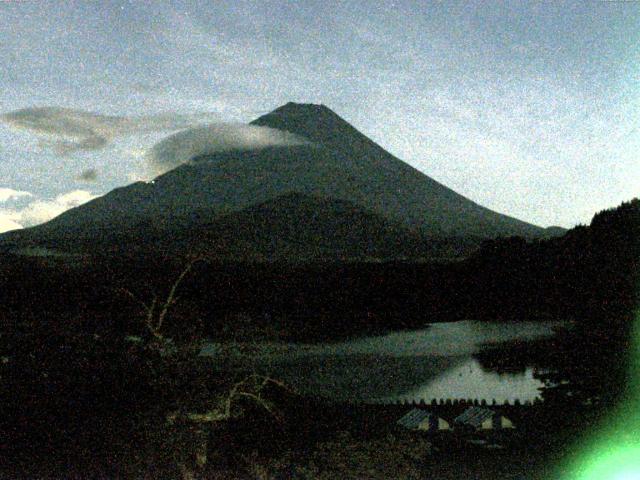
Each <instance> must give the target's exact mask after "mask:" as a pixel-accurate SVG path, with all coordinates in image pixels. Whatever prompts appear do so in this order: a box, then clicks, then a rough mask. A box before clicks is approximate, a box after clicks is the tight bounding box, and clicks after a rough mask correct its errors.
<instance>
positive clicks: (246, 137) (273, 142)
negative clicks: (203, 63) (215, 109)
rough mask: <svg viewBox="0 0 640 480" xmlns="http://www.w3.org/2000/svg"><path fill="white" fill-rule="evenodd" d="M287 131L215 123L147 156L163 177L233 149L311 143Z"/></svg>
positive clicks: (177, 135)
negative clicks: (190, 164)
mask: <svg viewBox="0 0 640 480" xmlns="http://www.w3.org/2000/svg"><path fill="white" fill-rule="evenodd" d="M308 143H309V141H308V140H306V139H304V138H302V137H299V136H297V135H294V134H293V133H290V132H286V131H283V130H277V129H275V128H269V127H259V126H255V125H243V124H213V125H207V126H203V127H197V128H192V129H189V130H184V131H182V132H178V133H175V134H173V135H171V136H169V137H167V138H165V139H164V140H162V141H160V142H159V143H157V144H156V145H154V146H153V147H152V148H151V150H150V151H149V152H148V153H147V160H148V162H149V164H150V167H151V169H152V170H153V171H154V172H155V173H156V174H160V173H162V172H165V171H167V170H170V169H171V168H174V167H176V166H178V165H181V164H183V163H187V162H189V161H190V160H192V159H193V158H195V157H198V156H202V155H211V154H213V153H217V152H224V151H231V150H254V149H261V148H267V147H285V146H294V145H304V144H308Z"/></svg>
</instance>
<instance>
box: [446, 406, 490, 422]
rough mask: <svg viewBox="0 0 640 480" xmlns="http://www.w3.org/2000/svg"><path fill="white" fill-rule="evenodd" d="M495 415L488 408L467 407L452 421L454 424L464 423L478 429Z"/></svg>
mask: <svg viewBox="0 0 640 480" xmlns="http://www.w3.org/2000/svg"><path fill="white" fill-rule="evenodd" d="M495 414H496V413H495V412H494V411H492V410H489V409H488V408H481V407H469V408H467V409H466V410H465V411H464V412H462V414H460V415H459V416H457V417H456V419H455V420H454V421H455V422H456V423H465V424H467V425H471V426H473V427H479V426H480V425H482V423H483V422H484V421H485V420H487V419H489V418H492V417H493V416H494V415H495Z"/></svg>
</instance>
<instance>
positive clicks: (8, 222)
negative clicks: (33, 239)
mask: <svg viewBox="0 0 640 480" xmlns="http://www.w3.org/2000/svg"><path fill="white" fill-rule="evenodd" d="M21 228H24V227H23V226H22V225H20V224H19V223H17V222H15V221H14V220H13V219H12V218H11V216H10V215H8V214H4V213H2V212H0V233H4V232H8V231H10V230H19V229H21Z"/></svg>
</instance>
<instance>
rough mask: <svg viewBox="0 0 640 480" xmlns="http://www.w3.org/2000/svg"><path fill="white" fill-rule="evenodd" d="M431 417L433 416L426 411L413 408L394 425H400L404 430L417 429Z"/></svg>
mask: <svg viewBox="0 0 640 480" xmlns="http://www.w3.org/2000/svg"><path fill="white" fill-rule="evenodd" d="M431 415H433V414H432V413H431V412H430V411H428V410H420V409H418V408H414V409H413V410H411V411H410V412H409V413H407V414H406V415H404V416H403V417H402V418H401V419H400V420H398V421H397V422H396V423H397V424H398V425H402V426H403V427H405V428H418V426H419V425H420V424H421V423H422V422H423V421H425V420H427V419H428V418H429V417H430V416H431Z"/></svg>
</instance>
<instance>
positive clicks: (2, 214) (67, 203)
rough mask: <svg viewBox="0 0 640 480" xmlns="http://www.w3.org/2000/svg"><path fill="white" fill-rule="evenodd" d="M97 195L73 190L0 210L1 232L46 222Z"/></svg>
mask: <svg viewBox="0 0 640 480" xmlns="http://www.w3.org/2000/svg"><path fill="white" fill-rule="evenodd" d="M96 197H97V195H93V194H92V193H91V192H88V191H86V190H73V191H71V192H67V193H64V194H61V195H58V196H57V197H55V198H53V199H45V200H42V199H37V200H33V201H32V202H30V203H29V204H27V205H26V206H25V207H23V208H21V209H4V210H0V232H2V231H7V230H14V229H16V228H23V227H30V226H33V225H38V224H40V223H44V222H46V221H48V220H51V219H52V218H54V217H57V216H58V215H60V214H61V213H63V212H64V211H66V210H69V209H70V208H73V207H77V206H79V205H82V204H83V203H87V202H88V201H90V200H93V199H94V198H96Z"/></svg>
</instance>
